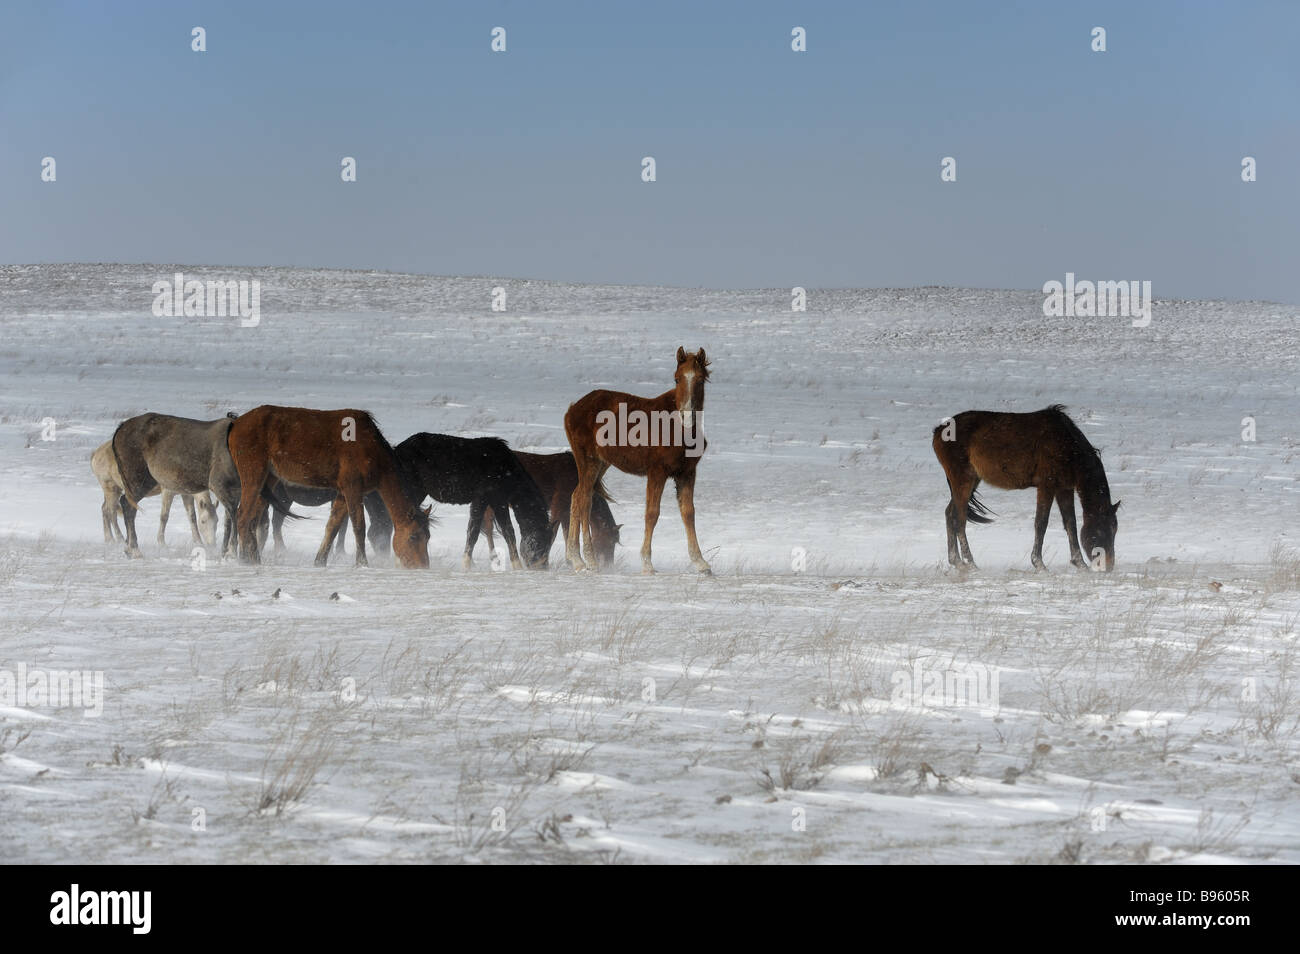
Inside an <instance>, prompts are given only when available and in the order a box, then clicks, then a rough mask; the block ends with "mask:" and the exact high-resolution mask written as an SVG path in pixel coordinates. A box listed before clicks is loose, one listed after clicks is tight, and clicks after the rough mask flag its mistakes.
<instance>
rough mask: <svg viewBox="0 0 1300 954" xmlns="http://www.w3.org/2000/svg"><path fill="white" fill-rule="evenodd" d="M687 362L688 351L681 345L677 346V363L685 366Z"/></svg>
mask: <svg viewBox="0 0 1300 954" xmlns="http://www.w3.org/2000/svg"><path fill="white" fill-rule="evenodd" d="M685 361H686V349H685V348H683V347H682V346H681V345H678V346H677V363H678V364H683V363H685Z"/></svg>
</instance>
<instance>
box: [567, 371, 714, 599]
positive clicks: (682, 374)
mask: <svg viewBox="0 0 1300 954" xmlns="http://www.w3.org/2000/svg"><path fill="white" fill-rule="evenodd" d="M708 379H709V362H708V360H707V359H706V358H705V356H704V349H703V348H701V349H700V350H699V351H698V352H696V353H695V354H688V353H687V352H686V349H684V348H678V349H677V370H676V372H674V374H673V381H674V383H675V386H674V387H673V389H672V390H671V391H665V392H664V393H663V394H661V395H659V396H658V397H653V398H647V397H638V396H636V395H635V394H625V393H623V392H621V391H592V392H591V393H590V394H587V395H586V396H585V397H582V398H580V399H579V400H577V401H576V402H574V403H573V404H571V405H569V410H568V411H567V412H565V415H564V432H565V434H567V435H568V438H569V447H571V448H572V449H573V461H574V463H575V464H576V465H577V467H578V486H577V487H575V488H574V490H573V498H572V501H571V505H570V514H569V533H568V536H567V538H566V540H565V556H566V557H567V558H568V560H569V564H570V565H571V566H572V567H573V568H574V569H575V570H586V569H595V564H596V555H595V550H594V547H593V545H592V521H591V501H592V496H593V494H594V493H595V488H596V485H597V484H598V483H599V482H600V480H601V479H602V478H603V477H604V475H605V471H606V470H608V469H609V468H610V467H616V468H618V469H619V470H621V471H624V472H625V473H629V474H635V475H637V476H638V477H645V478H646V489H645V539H644V541H643V542H642V544H641V572H642V573H653V572H654V566H653V565H652V564H651V562H650V540H651V538H652V537H653V536H654V532H655V524H656V523H657V522H658V521H659V503H660V500H661V499H662V497H663V492H664V483H665V482H666V481H667V480H668V478H669V477H671V478H672V479H673V483H674V484H675V485H676V487H677V506H678V508H679V509H680V510H681V513H682V523H683V524H685V525H686V549H687V553H688V554H689V555H690V558H691V564H692V565H693V566H694V567H695V568H696V569H697V570H699V571H700V572H701V573H705V574H711V573H712V572H713V571H712V570H710V569H709V564H708V563H707V562H706V561H705V559H704V555H703V554H702V553H700V543H699V540H697V539H696V537H695V468H696V466H697V465H698V464H699V462H700V455H702V454H703V453H704V450H705V448H706V447H707V446H708V442H707V441H705V440H704V434H703V433H702V431H701V428H700V412H701V411H703V410H704V382H705V381H707V380H708ZM580 543H584V544H585V547H584V549H585V552H586V560H584V559H583V553H582V552H580V551H579V544H580Z"/></svg>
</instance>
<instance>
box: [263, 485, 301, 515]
mask: <svg viewBox="0 0 1300 954" xmlns="http://www.w3.org/2000/svg"><path fill="white" fill-rule="evenodd" d="M262 499H263V500H265V501H266V502H267V503H269V504H270V505H271V508H272V509H273V510H274V511H275V512H276V513H278V514H281V515H282V516H285V517H290V518H292V519H294V520H309V519H311V518H310V517H308V516H307V515H306V514H302V513H294V512H293V503H292V502H290V503H289V504H287V505H286V504H285V503H283V502H282V501H281V500H280V498H279V497H277V496H276V495H275V494H274V493H272V491H271V488H270V487H268V486H267V485H266V484H263V485H262Z"/></svg>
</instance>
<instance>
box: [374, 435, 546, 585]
mask: <svg viewBox="0 0 1300 954" xmlns="http://www.w3.org/2000/svg"><path fill="white" fill-rule="evenodd" d="M396 453H397V460H398V463H399V464H400V465H401V468H402V475H403V479H404V480H405V481H406V483H407V486H409V487H412V488H414V491H415V495H417V496H418V498H419V500H421V501H423V500H424V497H425V495H426V494H427V495H428V496H430V497H432V498H433V499H434V500H437V501H439V502H440V503H449V504H469V529H468V530H467V532H466V534H465V556H464V564H465V567H466V569H468V568H469V567H470V565H471V564H472V562H473V561H472V555H473V553H474V543H475V541H477V540H478V534H479V528H480V527H481V526H482V525H483V514H484V512H485V511H486V510H487V508H488V507H491V508H492V510H493V512H494V513H495V514H496V519H497V525H498V526H499V527H500V528H501V535H502V536H503V537H505V539H506V545H507V546H508V547H509V548H510V565H511V566H513V567H514V568H515V569H516V570H519V569H522V568H523V567H524V566H525V565H527V566H528V567H529V568H530V569H542V568H545V567H546V565H547V562H548V553H549V551H550V542H551V540H552V539H554V538H553V536H552V535H551V530H550V518H549V515H548V514H547V511H546V499H545V498H544V497H543V496H542V492H541V491H540V490H538V489H537V484H535V483H534V482H533V478H531V477H530V476H528V471H526V470H525V469H524V467H523V465H522V464H520V462H519V459H518V458H517V457H515V455H514V454H513V453H512V452H511V450H510V448H509V447H508V446H507V445H506V442H505V441H503V440H501V439H500V438H497V437H453V436H451V435H449V434H412V435H411V436H410V437H408V438H407V439H406V440H404V441H402V443H400V444H398V445H397V447H396ZM512 509H513V510H514V512H515V517H516V519H518V521H519V530H520V532H521V533H522V534H523V551H524V553H523V561H522V562H521V561H520V558H519V550H518V549H517V548H516V547H515V530H514V527H513V526H512V525H511V523H510V511H511V510H512Z"/></svg>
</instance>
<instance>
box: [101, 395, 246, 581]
mask: <svg viewBox="0 0 1300 954" xmlns="http://www.w3.org/2000/svg"><path fill="white" fill-rule="evenodd" d="M233 423H234V421H233V419H232V418H231V417H229V416H227V417H223V418H220V419H218V420H215V421H196V420H192V419H190V418H188V417H172V416H171V415H168V414H141V415H139V416H137V417H132V418H129V419H127V420H125V421H123V422H122V423H121V424H119V425H118V426H117V430H116V431H114V433H113V440H112V448H113V460H114V462H115V463H116V465H117V476H118V477H120V478H121V486H122V500H121V503H122V518H123V522H124V523H125V524H126V548H127V551H126V552H127V553H128V554H131V555H132V556H138V555H139V553H140V547H139V543H138V542H137V540H136V535H135V515H136V513H137V512H138V510H139V505H140V501H141V500H143V499H144V498H145V497H148V496H150V495H151V494H153V493H154V492H155V491H156V490H158V489H159V488H162V489H163V490H164V491H171V492H173V493H177V494H192V495H193V494H202V493H205V492H206V491H208V490H211V491H212V493H213V494H215V495H216V498H217V499H218V500H220V501H221V504H222V506H224V507H225V508H226V529H225V535H224V537H223V539H222V547H221V552H222V554H223V555H224V554H225V553H226V551H227V550H229V549H230V546H231V543H232V521H233V516H232V515H233V514H234V513H235V508H236V507H237V506H238V505H239V495H240V487H239V474H238V473H237V472H236V470H235V465H234V462H233V461H231V459H230V452H229V451H228V450H227V449H226V433H227V431H229V430H230V426H231V424H233ZM254 492H256V490H255V491H254Z"/></svg>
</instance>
